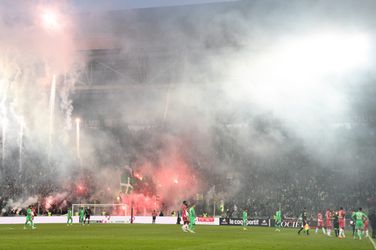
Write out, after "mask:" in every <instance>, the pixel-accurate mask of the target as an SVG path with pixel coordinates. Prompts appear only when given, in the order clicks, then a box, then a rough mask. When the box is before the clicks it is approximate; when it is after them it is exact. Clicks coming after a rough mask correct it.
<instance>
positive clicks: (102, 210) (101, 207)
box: [72, 203, 130, 216]
mask: <svg viewBox="0 0 376 250" xmlns="http://www.w3.org/2000/svg"><path fill="white" fill-rule="evenodd" d="M81 207H82V208H84V209H85V208H88V207H89V208H90V209H91V215H102V216H109V215H111V216H114V215H117V216H128V215H130V210H129V207H128V205H127V204H95V203H94V204H88V203H86V204H72V212H73V215H76V216H78V214H79V211H80V208H81Z"/></svg>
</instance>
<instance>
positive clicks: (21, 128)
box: [18, 117, 25, 172]
mask: <svg viewBox="0 0 376 250" xmlns="http://www.w3.org/2000/svg"><path fill="white" fill-rule="evenodd" d="M19 123H20V134H19V162H18V163H19V168H18V170H19V172H21V171H22V146H23V135H24V126H25V123H24V120H23V117H21V118H20V120H19Z"/></svg>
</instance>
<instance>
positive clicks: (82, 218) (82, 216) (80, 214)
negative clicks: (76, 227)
mask: <svg viewBox="0 0 376 250" xmlns="http://www.w3.org/2000/svg"><path fill="white" fill-rule="evenodd" d="M79 216H80V219H79V220H80V223H81V225H84V217H85V210H84V208H83V207H80V211H79Z"/></svg>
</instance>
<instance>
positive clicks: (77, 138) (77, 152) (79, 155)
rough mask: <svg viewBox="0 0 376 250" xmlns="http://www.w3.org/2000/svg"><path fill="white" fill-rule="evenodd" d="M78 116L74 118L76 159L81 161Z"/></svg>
mask: <svg viewBox="0 0 376 250" xmlns="http://www.w3.org/2000/svg"><path fill="white" fill-rule="evenodd" d="M80 122H81V120H80V118H76V155H77V159H78V160H79V161H80V162H81V152H80Z"/></svg>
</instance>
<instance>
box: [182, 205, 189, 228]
mask: <svg viewBox="0 0 376 250" xmlns="http://www.w3.org/2000/svg"><path fill="white" fill-rule="evenodd" d="M181 218H182V219H183V226H182V227H181V229H182V230H183V232H185V233H186V232H188V229H189V228H188V226H189V220H188V202H187V201H183V205H182V206H181Z"/></svg>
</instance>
